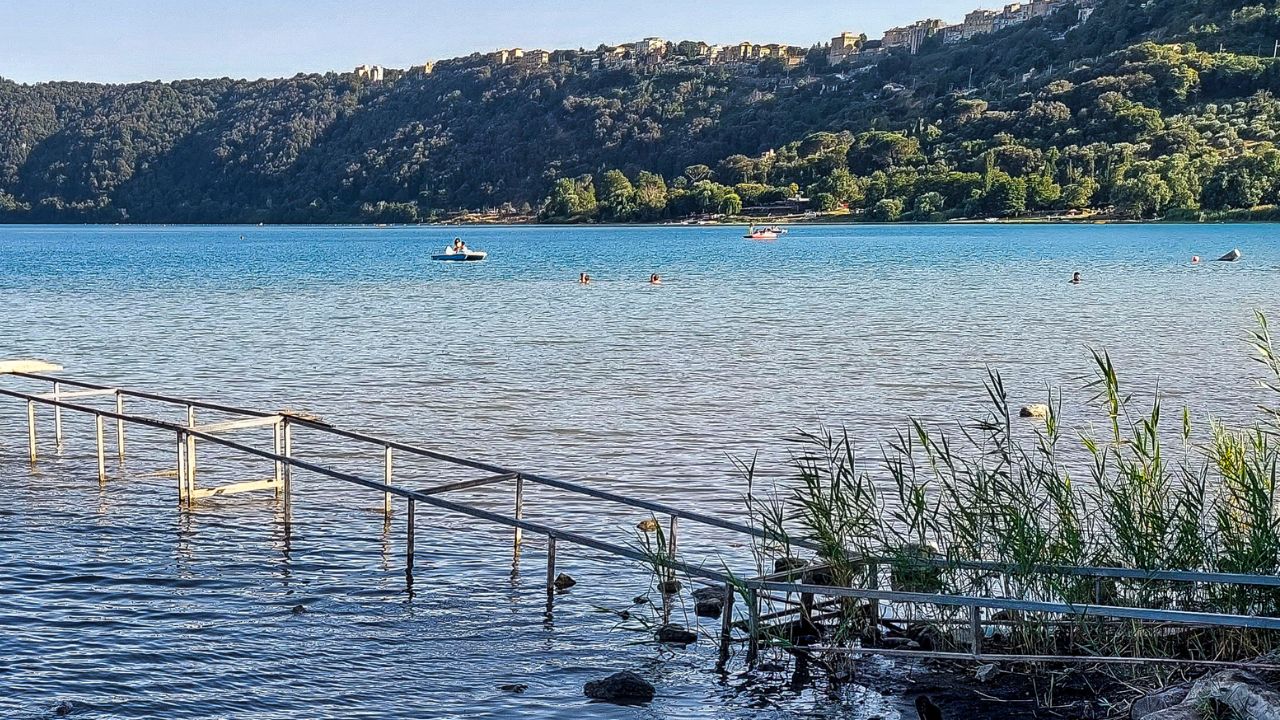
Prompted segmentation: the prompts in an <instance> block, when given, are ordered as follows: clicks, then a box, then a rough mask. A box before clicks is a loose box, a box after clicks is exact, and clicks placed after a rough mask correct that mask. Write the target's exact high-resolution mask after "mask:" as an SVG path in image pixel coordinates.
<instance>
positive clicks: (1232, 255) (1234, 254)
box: [1218, 248, 1244, 262]
mask: <svg viewBox="0 0 1280 720" xmlns="http://www.w3.org/2000/svg"><path fill="white" fill-rule="evenodd" d="M1242 257H1244V255H1243V253H1241V252H1240V248H1234V249H1233V250H1232V251H1231V252H1229V253H1227V254H1226V255H1223V256H1222V257H1220V258H1218V262H1235V261H1237V260H1239V259H1240V258H1242Z"/></svg>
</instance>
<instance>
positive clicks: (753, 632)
mask: <svg viewBox="0 0 1280 720" xmlns="http://www.w3.org/2000/svg"><path fill="white" fill-rule="evenodd" d="M759 626H760V591H759V590H757V589H755V588H750V589H749V590H747V634H748V635H749V636H750V637H748V638H747V665H748V666H754V665H755V664H756V658H757V657H759V655H760V627H759Z"/></svg>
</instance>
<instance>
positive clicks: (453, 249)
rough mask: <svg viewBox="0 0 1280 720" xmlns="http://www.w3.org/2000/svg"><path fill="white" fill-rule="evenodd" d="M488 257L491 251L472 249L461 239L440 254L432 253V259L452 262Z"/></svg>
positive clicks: (471, 260)
mask: <svg viewBox="0 0 1280 720" xmlns="http://www.w3.org/2000/svg"><path fill="white" fill-rule="evenodd" d="M486 257H489V253H487V252H485V251H483V250H472V249H471V248H469V247H467V246H466V245H465V244H464V243H463V242H462V241H461V240H454V241H453V244H452V245H449V246H448V247H446V248H445V249H444V252H442V253H440V254H439V255H432V256H431V259H432V260H445V261H451V262H476V261H479V260H483V259H485V258H486Z"/></svg>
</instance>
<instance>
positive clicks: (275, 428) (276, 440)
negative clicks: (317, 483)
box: [271, 418, 284, 497]
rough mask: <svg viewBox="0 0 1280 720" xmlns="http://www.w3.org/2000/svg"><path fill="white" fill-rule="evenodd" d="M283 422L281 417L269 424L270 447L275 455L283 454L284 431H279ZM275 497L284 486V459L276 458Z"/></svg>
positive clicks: (278, 495)
mask: <svg viewBox="0 0 1280 720" xmlns="http://www.w3.org/2000/svg"><path fill="white" fill-rule="evenodd" d="M283 422H284V420H283V418H282V419H280V420H277V421H276V424H275V425H272V426H271V447H272V448H273V449H274V450H275V453H276V455H284V433H283V432H281V428H280V425H281V424H282V423H283ZM275 464H276V473H275V482H276V497H280V491H281V489H283V486H284V461H283V460H276V463H275Z"/></svg>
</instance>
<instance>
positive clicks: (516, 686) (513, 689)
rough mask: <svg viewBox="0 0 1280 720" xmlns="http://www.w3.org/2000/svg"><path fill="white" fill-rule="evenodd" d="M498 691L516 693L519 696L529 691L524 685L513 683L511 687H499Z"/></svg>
mask: <svg viewBox="0 0 1280 720" xmlns="http://www.w3.org/2000/svg"><path fill="white" fill-rule="evenodd" d="M498 689H499V690H501V691H503V692H509V693H516V694H517V695H518V694H520V693H522V692H524V691H525V690H528V689H529V686H528V685H525V684H524V683H511V684H509V685H499V686H498Z"/></svg>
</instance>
